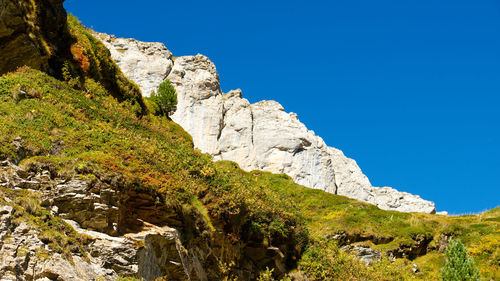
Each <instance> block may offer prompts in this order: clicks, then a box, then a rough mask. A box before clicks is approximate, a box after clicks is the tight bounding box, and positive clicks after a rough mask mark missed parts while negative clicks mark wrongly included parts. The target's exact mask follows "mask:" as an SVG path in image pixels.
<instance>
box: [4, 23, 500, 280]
mask: <svg viewBox="0 0 500 281" xmlns="http://www.w3.org/2000/svg"><path fill="white" fill-rule="evenodd" d="M68 24H69V25H68V28H69V30H68V32H73V36H74V38H75V39H76V41H75V42H74V44H77V45H78V47H79V49H80V50H81V52H74V54H76V55H72V57H71V58H67V60H68V61H67V64H66V65H71V67H72V69H71V71H72V72H71V73H70V75H69V76H65V75H62V76H61V77H59V78H60V79H61V80H57V79H56V78H54V77H51V76H49V75H48V74H46V73H44V72H41V71H39V70H35V69H32V68H29V67H22V68H19V69H18V70H16V71H15V72H11V73H7V74H5V75H3V76H1V77H0V163H1V165H0V239H1V242H0V276H2V278H3V279H7V280H37V279H41V280H47V279H48V280H92V279H98V280H115V279H116V278H118V277H119V276H131V277H134V278H144V279H146V280H154V279H155V278H156V277H162V276H163V277H164V278H165V279H166V280H235V278H238V280H255V279H257V277H258V276H259V275H261V274H262V276H264V275H269V274H270V275H271V276H272V278H273V279H281V278H293V279H294V280H304V278H309V280H338V279H343V280H402V279H404V280H408V279H420V280H434V279H437V274H438V270H439V267H440V264H441V263H442V262H443V254H442V253H441V252H442V250H443V249H444V248H445V247H446V244H447V241H448V238H449V237H450V235H455V236H457V237H460V238H461V239H463V241H464V243H465V244H466V245H467V246H468V247H469V249H470V251H471V254H472V255H473V257H474V258H475V259H476V262H477V264H478V266H479V267H480V269H481V274H482V277H483V278H488V279H494V280H495V279H499V278H500V276H499V274H500V272H499V270H498V265H499V262H500V251H499V249H500V247H499V246H500V245H499V243H500V242H499V241H500V219H499V217H500V211H499V209H494V210H491V211H489V212H486V213H483V214H478V215H472V216H459V217H448V216H439V215H430V214H416V213H400V212H394V211H384V210H380V209H378V208H377V207H376V206H374V205H370V204H366V203H363V202H360V201H356V200H353V199H349V198H346V197H344V196H339V195H334V194H329V193H326V192H323V191H321V190H313V189H309V188H305V187H303V186H300V185H298V184H296V183H294V182H293V181H292V180H291V178H290V177H288V176H286V175H283V174H271V173H269V172H261V171H252V172H245V171H243V170H241V169H240V168H239V167H238V165H237V164H235V163H233V162H227V161H221V162H213V161H212V157H211V156H210V155H208V154H203V153H201V152H200V151H198V150H196V149H194V148H193V141H192V139H191V136H190V135H188V134H187V133H186V132H185V131H184V130H183V129H182V128H181V127H180V126H179V125H177V124H175V123H174V122H172V121H170V120H168V119H166V118H163V117H155V116H150V115H148V114H146V112H147V110H144V109H142V108H141V106H140V104H141V101H139V100H142V99H141V98H140V97H135V98H130V99H123V98H120V96H116V92H115V93H113V87H109V85H110V84H109V83H111V85H112V84H113V83H116V85H120V83H122V82H123V81H125V82H126V80H122V78H120V77H117V76H109V77H108V78H109V79H111V80H102V79H100V78H103V77H102V76H100V75H98V74H97V73H99V72H90V73H89V72H85V69H86V65H87V64H86V63H84V62H86V61H88V62H91V61H94V62H103V63H107V64H108V66H109V67H115V68H116V65H114V63H113V62H112V61H111V60H109V59H108V58H109V53H108V51H107V50H106V49H105V48H102V47H100V46H98V45H96V42H97V41H96V39H95V38H93V37H92V35H90V33H89V32H88V30H86V29H85V28H84V27H81V26H79V23H78V22H77V21H76V19H74V18H71V17H70V18H69V21H68ZM77 24H78V25H77ZM82 35H83V36H82ZM92 44H94V45H95V46H93V45H92ZM93 58H100V59H97V60H94V59H93ZM0 63H3V62H0ZM62 65H63V66H64V64H62ZM90 65H92V63H90ZM60 72H61V73H64V71H63V70H62V69H61V70H60ZM92 73H93V74H92ZM117 73H118V75H119V72H117ZM56 76H57V75H56ZM113 77H114V78H113ZM64 78H66V79H65V80H63V79H64ZM94 78H95V79H94ZM113 79H115V80H113ZM99 81H100V82H99ZM120 81H121V82H120ZM126 84H127V83H126ZM128 85H133V84H128ZM131 87H133V86H131ZM116 89H118V92H119V93H122V92H121V91H124V90H126V89H127V87H125V88H124V87H118V88H115V90H116ZM339 246H347V247H344V248H343V250H340V249H339ZM369 248H371V249H372V251H373V252H372V253H374V255H373V256H375V259H372V260H370V262H371V263H372V266H371V267H367V266H366V265H365V264H364V263H363V262H361V261H360V260H358V259H357V258H356V257H355V256H356V255H358V254H356V253H358V250H359V252H360V253H361V252H366V251H369V250H368V249H369ZM360 249H364V250H363V251H361V250H360ZM348 250H351V253H352V254H353V255H350V254H347V253H346V252H345V251H348ZM376 253H379V256H387V258H384V259H382V260H381V261H377V259H378V258H377V254H376ZM363 258H367V256H366V255H364V256H363ZM390 260H394V262H391V261H390ZM413 263H415V264H417V266H416V267H415V266H413V265H412V264H413ZM412 267H413V268H412ZM415 268H417V269H418V270H415ZM266 269H267V270H266ZM301 278H302V279H301ZM287 280H290V279H287Z"/></svg>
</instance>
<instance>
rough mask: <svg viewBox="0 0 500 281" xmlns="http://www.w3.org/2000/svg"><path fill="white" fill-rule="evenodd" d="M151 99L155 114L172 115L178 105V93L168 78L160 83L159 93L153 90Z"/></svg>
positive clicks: (152, 109)
mask: <svg viewBox="0 0 500 281" xmlns="http://www.w3.org/2000/svg"><path fill="white" fill-rule="evenodd" d="M149 101H150V106H151V107H150V110H151V112H152V113H153V114H154V115H157V116H158V115H159V116H167V117H168V116H170V114H172V113H173V112H174V111H175V109H176V107H177V94H176V93H175V89H174V87H173V86H172V84H170V81H169V80H168V79H166V80H165V81H163V82H162V83H161V84H160V87H159V88H158V93H155V92H153V93H152V94H151V97H150V98H149Z"/></svg>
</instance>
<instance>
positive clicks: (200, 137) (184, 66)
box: [124, 55, 223, 154]
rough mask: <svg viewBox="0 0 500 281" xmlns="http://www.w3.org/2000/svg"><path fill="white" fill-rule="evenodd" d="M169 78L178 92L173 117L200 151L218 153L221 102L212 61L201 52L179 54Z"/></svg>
mask: <svg viewBox="0 0 500 281" xmlns="http://www.w3.org/2000/svg"><path fill="white" fill-rule="evenodd" d="M124 73H125V75H127V74H126V72H124ZM168 79H169V80H170V82H171V83H172V85H173V86H174V87H175V90H176V92H177V110H176V112H175V113H174V114H173V115H172V116H171V118H172V120H174V121H175V122H176V123H178V124H180V125H181V126H182V127H183V128H184V129H185V130H186V131H187V132H188V133H189V134H191V136H192V137H193V142H194V143H195V144H196V146H197V147H198V148H199V149H200V150H201V151H203V152H206V153H210V154H215V153H217V151H218V150H217V140H218V137H219V133H220V131H221V129H222V110H223V102H222V92H221V89H220V84H219V75H218V74H217V71H216V70H215V66H214V64H213V63H212V62H211V61H210V60H209V59H208V58H207V57H205V56H201V55H198V56H186V57H180V58H177V59H176V60H175V65H174V67H173V68H172V71H171V72H170V74H169V75H168Z"/></svg>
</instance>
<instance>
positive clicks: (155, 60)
mask: <svg viewBox="0 0 500 281" xmlns="http://www.w3.org/2000/svg"><path fill="white" fill-rule="evenodd" d="M94 35H95V36H96V37H97V38H99V39H101V41H102V42H103V43H104V45H106V47H108V49H109V50H110V51H111V56H112V57H113V59H114V60H115V61H116V64H117V65H118V66H119V67H120V68H121V70H122V71H123V73H126V75H127V77H128V78H129V79H131V80H132V81H134V82H135V83H136V84H137V85H138V86H139V87H140V88H141V92H142V94H143V95H144V96H150V95H151V92H153V91H156V89H157V88H158V85H160V83H161V82H163V81H164V80H165V78H166V77H167V75H168V73H170V70H171V69H172V65H173V61H172V53H171V52H170V51H169V50H168V49H167V48H166V47H165V45H163V44H162V43H148V42H141V41H137V40H135V39H125V38H116V37H115V36H113V35H108V34H105V33H98V32H95V33H94Z"/></svg>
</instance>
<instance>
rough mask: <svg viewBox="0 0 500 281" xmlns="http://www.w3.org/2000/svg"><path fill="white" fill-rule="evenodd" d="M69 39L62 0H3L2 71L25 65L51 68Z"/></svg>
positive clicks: (0, 26) (0, 22)
mask: <svg viewBox="0 0 500 281" xmlns="http://www.w3.org/2000/svg"><path fill="white" fill-rule="evenodd" d="M67 41H68V40H67V36H66V11H65V10H64V7H63V1H62V0H40V1H36V2H35V1H28V0H21V1H17V0H16V1H14V0H5V1H1V2H0V61H2V63H1V64H0V74H3V73H5V72H8V71H13V70H15V69H16V68H17V67H20V66H23V65H28V66H30V67H33V68H37V69H41V70H45V71H48V70H50V69H49V68H50V66H49V64H50V62H49V60H50V59H51V58H53V57H54V56H56V55H57V54H58V53H59V52H64V51H65V49H66V48H64V47H63V46H65V44H67V43H68V42H67Z"/></svg>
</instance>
